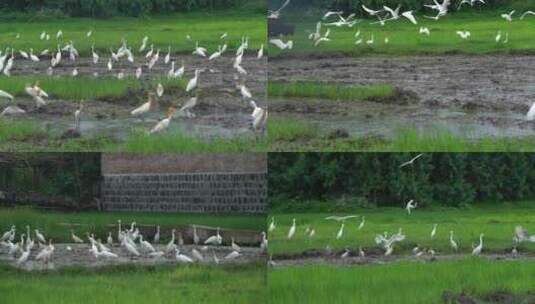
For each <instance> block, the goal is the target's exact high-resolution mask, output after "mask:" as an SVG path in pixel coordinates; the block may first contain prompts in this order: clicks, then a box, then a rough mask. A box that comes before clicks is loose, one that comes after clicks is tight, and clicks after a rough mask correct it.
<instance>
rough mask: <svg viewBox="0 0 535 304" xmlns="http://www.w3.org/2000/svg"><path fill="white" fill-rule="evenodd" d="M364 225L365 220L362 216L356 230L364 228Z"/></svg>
mask: <svg viewBox="0 0 535 304" xmlns="http://www.w3.org/2000/svg"><path fill="white" fill-rule="evenodd" d="M365 223H366V218H365V217H364V216H363V217H362V220H361V221H360V224H359V227H358V230H361V229H362V228H364V224H365Z"/></svg>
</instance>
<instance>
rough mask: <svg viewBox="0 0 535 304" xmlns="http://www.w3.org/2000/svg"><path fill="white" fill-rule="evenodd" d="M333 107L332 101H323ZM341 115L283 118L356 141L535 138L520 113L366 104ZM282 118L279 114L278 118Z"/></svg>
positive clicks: (305, 115) (310, 115) (361, 104)
mask: <svg viewBox="0 0 535 304" xmlns="http://www.w3.org/2000/svg"><path fill="white" fill-rule="evenodd" d="M319 102H321V103H329V101H326V102H325V101H319ZM347 112H348V113H347V115H338V114H317V113H311V114H291V115H286V114H281V115H282V116H288V117H290V116H291V117H295V115H297V116H298V117H299V118H301V119H306V120H308V121H310V122H312V123H313V124H314V125H316V126H318V127H319V128H320V129H321V130H334V129H345V130H346V131H347V132H348V133H349V134H350V135H351V136H352V137H364V136H370V135H375V136H381V137H384V138H387V139H393V138H395V137H397V135H398V134H399V132H400V130H403V129H415V130H418V131H419V132H421V133H423V134H425V133H429V132H432V131H433V130H444V131H448V132H449V133H451V134H454V135H456V136H459V137H463V138H467V139H470V140H477V139H482V138H488V137H499V138H505V137H507V138H510V137H524V136H531V135H533V134H534V132H533V129H532V128H530V127H529V124H527V123H526V121H525V116H524V115H523V114H519V113H516V112H510V111H502V112H490V111H469V112H468V111H467V112H463V111H461V110H459V109H450V108H436V109H431V108H428V107H425V106H423V105H415V106H396V105H385V104H378V103H370V102H363V103H359V104H358V106H354V107H352V108H351V109H350V110H348V111H347ZM277 115H279V114H277Z"/></svg>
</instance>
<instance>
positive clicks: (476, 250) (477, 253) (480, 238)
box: [472, 233, 484, 256]
mask: <svg viewBox="0 0 535 304" xmlns="http://www.w3.org/2000/svg"><path fill="white" fill-rule="evenodd" d="M483 236H484V234H483V233H481V234H480V235H479V245H477V247H475V248H474V250H472V255H474V256H478V255H480V254H481V250H483Z"/></svg>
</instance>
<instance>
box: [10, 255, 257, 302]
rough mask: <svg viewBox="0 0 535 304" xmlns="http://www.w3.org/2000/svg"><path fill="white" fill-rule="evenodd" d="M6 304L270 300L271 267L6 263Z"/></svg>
mask: <svg viewBox="0 0 535 304" xmlns="http://www.w3.org/2000/svg"><path fill="white" fill-rule="evenodd" d="M0 274H1V275H0V293H2V303H6V304H9V303H36V302H39V303H43V304H47V303H54V304H57V303H251V302H252V301H259V300H260V301H264V300H265V297H266V296H267V291H266V290H265V266H264V265H263V264H262V265H260V264H253V265H246V266H239V267H236V266H234V267H226V266H224V267H210V266H201V265H191V266H176V267H175V266H158V267H136V266H124V267H123V266H121V267H108V268H103V269H99V270H90V269H79V268H72V269H67V270H64V271H61V272H52V273H25V272H21V271H18V270H15V269H12V268H10V267H8V266H1V265H0Z"/></svg>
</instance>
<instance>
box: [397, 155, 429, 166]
mask: <svg viewBox="0 0 535 304" xmlns="http://www.w3.org/2000/svg"><path fill="white" fill-rule="evenodd" d="M423 155H424V154H423V153H421V154H418V155H416V156H415V157H413V158H412V159H411V160H409V161H408V162H405V163H403V164H401V165H400V166H399V167H400V168H403V167H406V166H409V165H414V162H415V161H416V160H417V159H418V158H420V157H422V156H423Z"/></svg>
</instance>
